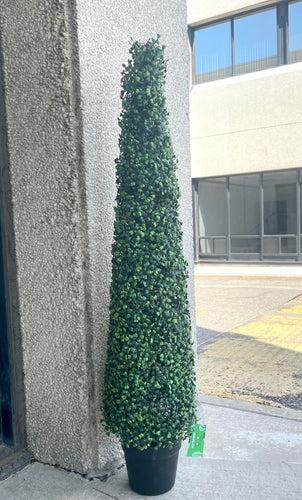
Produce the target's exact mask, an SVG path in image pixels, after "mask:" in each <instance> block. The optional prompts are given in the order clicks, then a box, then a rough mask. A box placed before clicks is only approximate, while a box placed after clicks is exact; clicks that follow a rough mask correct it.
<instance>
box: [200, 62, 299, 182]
mask: <svg viewBox="0 0 302 500" xmlns="http://www.w3.org/2000/svg"><path fill="white" fill-rule="evenodd" d="M301 84H302V63H296V64H290V65H288V66H281V67H279V68H275V69H270V70H265V71H259V72H257V73H250V74H247V75H242V76H238V77H232V78H228V79H225V80H217V81H215V82H210V83H205V84H200V85H196V86H195V87H194V88H193V89H192V91H191V96H190V101H191V154H192V176H193V177H211V176H215V175H228V174H237V173H248V172H262V171H266V170H278V169H289V168H297V167H302V160H301V158H302V144H301V135H302V105H301V98H300V96H301Z"/></svg>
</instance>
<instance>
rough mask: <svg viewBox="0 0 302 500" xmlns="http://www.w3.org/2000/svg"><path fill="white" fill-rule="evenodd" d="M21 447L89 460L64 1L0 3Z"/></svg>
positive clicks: (70, 461)
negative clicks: (20, 363)
mask: <svg viewBox="0 0 302 500" xmlns="http://www.w3.org/2000/svg"><path fill="white" fill-rule="evenodd" d="M0 15H1V36H2V45H3V59H4V73H5V96H6V108H7V124H8V148H9V160H10V176H11V184H12V204H13V217H14V229H15V241H16V257H17V269H18V276H17V279H18V285H19V299H20V322H21V330H22V342H23V354H24V380H25V398H26V428H27V439H28V447H29V448H30V450H32V451H33V453H34V456H35V457H36V458H38V459H40V460H42V461H44V462H49V463H59V464H60V465H62V466H64V467H69V468H73V469H76V470H85V469H87V468H89V467H90V465H91V462H92V457H91V456H90V452H91V450H92V446H91V439H90V437H91V436H90V431H91V422H92V421H93V417H92V411H93V407H92V405H91V404H90V401H89V388H90V387H91V380H92V378H91V376H90V372H89V364H88V360H89V357H88V354H89V331H90V330H89V328H88V325H87V314H86V309H85V307H86V304H85V301H86V297H87V290H86V277H85V271H84V268H85V261H86V259H85V247H86V246H87V243H86V235H85V211H83V210H82V206H81V203H82V202H81V199H82V197H83V195H84V193H83V189H84V186H83V185H81V182H80V181H81V158H80V155H79V148H78V143H79V138H78V134H77V122H76V118H75V112H74V84H73V75H72V71H71V65H70V62H71V58H72V51H71V42H72V40H71V38H70V36H69V32H70V28H69V26H68V12H67V10H66V5H65V2H60V1H52V2H49V1H47V2H45V1H40V0H30V1H28V2H24V1H22V0H16V1H14V2H6V1H5V0H2V1H1V2H0Z"/></svg>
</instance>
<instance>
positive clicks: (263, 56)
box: [234, 8, 278, 75]
mask: <svg viewBox="0 0 302 500" xmlns="http://www.w3.org/2000/svg"><path fill="white" fill-rule="evenodd" d="M276 16H277V14H276V9H275V8H274V9H270V10H265V11H262V12H258V13H256V14H251V15H249V16H244V17H241V18H239V19H235V20H234V45H235V74H237V75H240V74H242V73H249V72H251V71H259V70H262V69H266V68H271V67H273V66H277V63H278V59H277V22H276Z"/></svg>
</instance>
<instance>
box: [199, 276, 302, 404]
mask: <svg viewBox="0 0 302 500" xmlns="http://www.w3.org/2000/svg"><path fill="white" fill-rule="evenodd" d="M216 269H217V268H216ZM216 269H215V272H217V271H216ZM239 269H240V268H239ZM237 270H238V268H237ZM296 270H298V268H296ZM201 271H202V269H201ZM206 271H207V273H205V274H204V275H197V276H196V306H197V307H196V309H197V326H198V328H197V339H198V346H199V347H198V352H199V355H198V360H199V390H200V392H201V393H202V394H208V395H213V396H220V397H226V398H234V399H240V400H245V401H252V402H256V403H262V404H268V405H272V406H279V407H288V408H293V409H297V410H302V295H301V294H302V277H301V276H299V277H295V276H288V277H280V276H278V275H275V276H271V277H263V276H253V275H252V276H247V275H246V274H245V273H244V272H242V273H241V275H238V276H234V275H231V276H225V275H221V276H217V275H216V276H211V275H209V268H208V267H207V268H206ZM277 271H278V268H277ZM299 272H300V269H299Z"/></svg>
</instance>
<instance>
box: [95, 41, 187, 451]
mask: <svg viewBox="0 0 302 500" xmlns="http://www.w3.org/2000/svg"><path fill="white" fill-rule="evenodd" d="M130 54H131V56H132V58H131V59H130V60H129V61H128V64H127V65H124V70H123V72H122V92H121V98H122V113H121V116H120V120H119V125H120V128H121V133H120V139H119V147H120V155H119V158H118V159H117V160H116V170H117V199H116V201H117V204H116V209H115V214H116V220H115V226H114V243H113V247H112V254H113V260H112V284H111V302H110V326H109V337H108V360H107V364H106V369H105V388H104V400H103V415H104V421H105V427H106V429H107V431H110V432H113V433H114V434H116V435H117V436H118V437H119V438H120V440H121V443H122V444H123V445H125V446H132V447H134V448H138V449H139V450H144V449H146V448H148V447H150V446H151V445H153V446H154V443H155V444H156V447H163V448H172V447H173V446H174V445H175V443H176V442H177V441H179V440H180V439H184V438H185V437H187V436H188V434H189V432H190V429H191V425H192V424H193V423H194V422H195V416H196V406H195V375H194V355H193V350H192V342H191V335H190V317H189V305H188V300H187V270H186V267H187V263H186V262H185V260H184V256H183V250H182V231H181V223H180V222H179V217H178V200H179V196H180V191H179V187H178V181H177V177H176V174H175V171H176V164H177V161H176V158H175V155H174V152H173V149H172V144H171V138H170V132H169V127H168V113H167V109H166V100H165V95H164V83H165V76H166V62H165V60H164V47H161V46H160V43H159V37H157V38H156V39H152V40H149V41H148V42H147V43H146V44H140V43H138V42H135V43H133V45H132V47H131V49H130Z"/></svg>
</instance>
